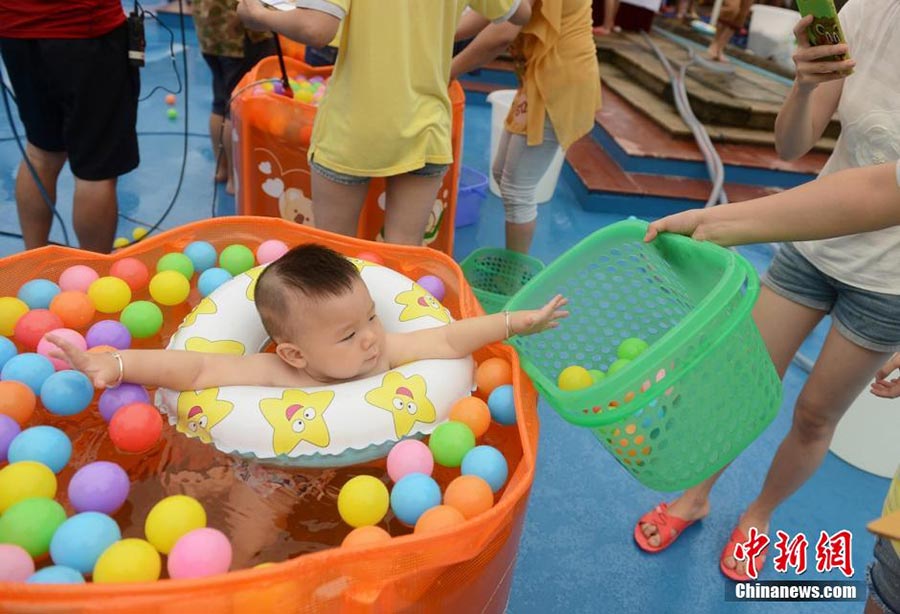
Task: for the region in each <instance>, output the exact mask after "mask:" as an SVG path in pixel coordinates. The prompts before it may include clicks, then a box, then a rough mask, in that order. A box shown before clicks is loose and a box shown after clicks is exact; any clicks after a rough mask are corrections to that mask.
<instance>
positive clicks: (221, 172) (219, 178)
mask: <svg viewBox="0 0 900 614" xmlns="http://www.w3.org/2000/svg"><path fill="white" fill-rule="evenodd" d="M226 181H228V171H226V170H225V169H224V168H221V169H218V170H217V171H216V183H225V182H226Z"/></svg>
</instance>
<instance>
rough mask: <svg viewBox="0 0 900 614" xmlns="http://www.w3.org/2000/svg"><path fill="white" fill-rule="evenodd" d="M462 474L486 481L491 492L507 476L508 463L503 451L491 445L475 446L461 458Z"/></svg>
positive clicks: (496, 489)
mask: <svg viewBox="0 0 900 614" xmlns="http://www.w3.org/2000/svg"><path fill="white" fill-rule="evenodd" d="M460 470H461V471H462V474H463V475H475V476H478V477H480V478H481V479H483V480H484V481H485V482H487V483H488V484H489V485H490V487H491V490H492V491H493V492H497V491H499V490H500V489H501V488H503V485H504V484H506V478H507V477H509V464H508V463H507V462H506V458H505V457H504V456H503V453H502V452H500V450H498V449H497V448H495V447H493V446H475V447H474V448H472V449H471V450H469V453H468V454H466V457H465V458H464V459H463V462H462V465H461V466H460Z"/></svg>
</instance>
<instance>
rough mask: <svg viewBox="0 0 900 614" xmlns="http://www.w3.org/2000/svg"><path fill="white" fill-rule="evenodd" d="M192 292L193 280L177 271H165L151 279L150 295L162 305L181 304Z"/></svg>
mask: <svg viewBox="0 0 900 614" xmlns="http://www.w3.org/2000/svg"><path fill="white" fill-rule="evenodd" d="M190 293H191V282H189V281H188V280H187V278H186V277H185V276H184V275H182V274H181V273H179V272H177V271H163V272H162V273H157V274H156V275H154V276H153V278H152V279H151V280H150V296H152V297H153V300H154V301H156V302H157V303H159V304H161V305H168V306H172V305H180V304H181V303H183V302H184V301H186V300H187V297H188V295H189V294H190Z"/></svg>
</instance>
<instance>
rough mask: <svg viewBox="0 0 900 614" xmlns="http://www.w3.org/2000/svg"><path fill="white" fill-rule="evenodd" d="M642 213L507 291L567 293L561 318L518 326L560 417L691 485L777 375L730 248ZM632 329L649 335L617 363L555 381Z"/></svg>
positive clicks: (632, 465)
mask: <svg viewBox="0 0 900 614" xmlns="http://www.w3.org/2000/svg"><path fill="white" fill-rule="evenodd" d="M646 229H647V224H646V223H645V222H640V221H625V222H619V223H617V224H613V225H611V226H608V227H606V228H604V229H602V230H599V231H598V232H596V233H594V234H593V235H591V236H590V237H588V238H586V239H585V240H583V241H582V242H581V243H579V244H578V245H576V246H575V247H573V248H572V249H571V250H569V251H568V252H567V253H565V254H564V255H562V256H561V257H560V258H558V259H557V260H556V261H555V262H553V263H552V264H551V265H550V266H549V267H548V268H546V269H545V270H544V271H543V272H542V273H541V274H539V275H538V276H536V277H535V278H534V279H532V280H531V282H529V284H528V285H527V286H526V287H525V288H523V289H522V290H521V291H520V292H519V293H517V294H516V296H515V297H514V298H513V300H511V301H510V302H509V304H508V305H507V308H508V309H510V310H518V309H534V308H537V307H540V306H541V305H543V304H544V303H545V302H546V301H547V300H548V299H550V298H551V297H552V296H553V295H554V294H557V293H561V294H563V295H565V296H566V297H567V298H568V299H569V309H570V311H571V315H570V316H569V318H567V319H566V320H564V321H563V322H562V323H561V325H560V327H559V328H556V329H553V330H550V331H546V332H544V333H541V334H539V335H532V336H529V337H514V338H513V339H511V340H510V343H512V345H514V346H515V348H516V349H517V351H518V353H519V357H520V359H521V361H522V366H523V368H524V369H525V371H526V372H527V373H528V374H529V375H530V376H531V378H532V380H533V381H534V384H535V386H536V388H537V389H538V390H539V391H540V392H541V394H542V395H543V396H544V397H545V398H546V399H547V401H548V403H549V404H550V405H551V406H552V407H553V408H554V409H555V410H556V411H557V412H558V413H559V414H560V415H561V416H562V417H563V418H565V419H566V420H568V421H569V422H572V423H573V424H577V425H579V426H583V427H589V428H591V429H592V430H593V432H594V434H595V435H596V437H597V439H598V440H599V441H600V443H601V444H603V446H604V447H606V449H607V450H609V451H610V452H611V453H612V454H613V455H614V456H615V458H616V459H617V460H618V461H619V463H621V464H622V466H623V467H624V468H625V469H626V470H627V471H628V472H629V473H631V474H632V475H633V476H634V477H635V478H637V479H638V480H639V481H640V482H641V483H643V484H645V485H646V486H649V487H651V488H654V489H656V490H662V491H671V490H680V489H683V488H687V487H690V486H693V485H695V484H697V483H699V482H701V481H702V480H704V479H705V478H707V477H709V476H710V475H712V474H713V473H715V472H716V471H717V470H719V469H720V468H722V467H723V466H725V465H726V464H727V463H729V462H730V461H731V460H733V459H734V458H735V457H736V456H737V455H738V454H739V453H740V452H741V451H742V450H743V449H744V448H746V447H747V446H748V445H749V444H750V443H751V442H752V441H753V440H754V439H756V437H757V436H758V435H759V434H760V433H761V432H762V431H763V430H764V429H765V427H766V426H767V425H768V424H769V423H770V422H771V421H772V419H773V418H774V417H775V415H776V414H777V412H778V408H779V406H780V404H781V382H780V380H779V378H778V374H777V373H776V371H775V368H774V366H773V365H772V362H771V360H770V358H769V354H768V352H767V350H766V347H765V344H764V343H763V341H762V338H761V337H760V335H759V331H758V330H757V328H756V326H755V325H754V323H753V320H752V319H751V310H752V308H753V304H754V303H755V301H756V297H757V295H758V293H759V278H758V276H757V274H756V271H755V270H754V269H753V267H752V266H750V264H749V263H748V262H747V261H746V260H745V259H744V258H742V257H741V256H740V255H738V254H737V253H736V252H734V251H731V250H727V249H724V248H721V247H718V246H716V245H713V244H711V243H700V242H697V241H693V240H692V239H689V238H687V237H682V236H678V235H671V234H665V235H662V236H660V237H659V238H658V239H656V240H655V241H653V243H649V244H648V243H644V242H643V237H644V234H645V232H646ZM629 337H638V338H641V339H643V340H644V341H646V342H648V343H649V344H650V348H649V349H648V350H646V351H645V352H644V353H643V354H641V355H640V356H638V357H637V358H636V359H634V360H633V361H631V363H630V364H628V365H627V366H626V367H625V368H624V369H622V370H621V371H619V372H617V373H616V374H615V375H612V376H608V377H606V378H605V379H602V380H600V381H599V382H597V383H595V384H594V385H592V386H590V387H588V388H583V389H581V390H575V391H564V390H560V388H559V387H558V386H557V377H558V375H559V373H560V372H561V371H562V370H563V369H564V368H565V367H567V366H570V365H580V366H583V367H585V368H586V369H601V370H603V371H606V369H607V368H608V367H609V365H610V364H611V363H612V362H613V361H615V360H616V358H617V357H616V349H617V348H618V346H619V344H620V343H621V342H622V341H623V340H624V339H627V338H629Z"/></svg>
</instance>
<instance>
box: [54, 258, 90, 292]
mask: <svg viewBox="0 0 900 614" xmlns="http://www.w3.org/2000/svg"><path fill="white" fill-rule="evenodd" d="M99 278H100V275H99V274H98V273H97V271H95V270H94V269H92V268H91V267H89V266H84V265H83V264H76V265H75V266H70V267H69V268H68V269H66V270H65V271H63V272H62V275H60V276H59V287H60V289H61V290H63V291H66V290H75V291H77V292H87V291H88V287H89V286H90V285H91V284H92V283H94V280H96V279H99Z"/></svg>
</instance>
